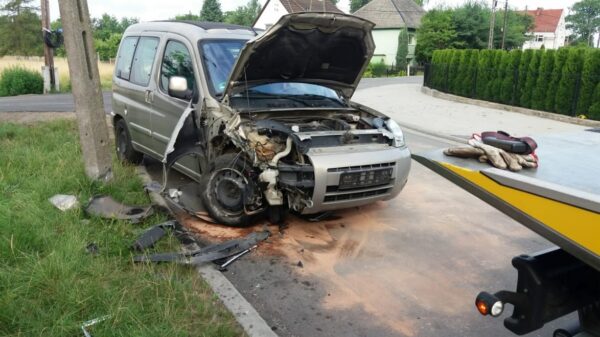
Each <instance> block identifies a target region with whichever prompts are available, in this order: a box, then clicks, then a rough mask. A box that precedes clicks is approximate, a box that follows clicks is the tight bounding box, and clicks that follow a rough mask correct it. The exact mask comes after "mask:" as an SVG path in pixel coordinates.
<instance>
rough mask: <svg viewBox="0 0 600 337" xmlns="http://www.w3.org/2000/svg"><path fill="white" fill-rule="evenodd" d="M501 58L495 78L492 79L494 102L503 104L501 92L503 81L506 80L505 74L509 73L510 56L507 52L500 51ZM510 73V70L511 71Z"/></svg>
mask: <svg viewBox="0 0 600 337" xmlns="http://www.w3.org/2000/svg"><path fill="white" fill-rule="evenodd" d="M500 52H501V55H502V56H501V58H500V64H499V66H498V72H497V74H496V77H495V78H494V86H493V88H494V101H496V102H501V103H504V101H503V99H502V98H503V95H502V94H503V92H502V86H503V84H504V79H505V78H506V72H507V71H509V67H510V60H511V55H510V53H509V52H507V51H500ZM511 72H512V70H511Z"/></svg>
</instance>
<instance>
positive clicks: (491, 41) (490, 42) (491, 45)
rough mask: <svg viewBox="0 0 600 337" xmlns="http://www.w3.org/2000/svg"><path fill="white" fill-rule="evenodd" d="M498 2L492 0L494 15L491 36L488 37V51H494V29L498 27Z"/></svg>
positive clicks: (491, 20)
mask: <svg viewBox="0 0 600 337" xmlns="http://www.w3.org/2000/svg"><path fill="white" fill-rule="evenodd" d="M497 4H498V0H492V15H491V16H490V34H489V35H488V49H494V27H495V26H496V5H497Z"/></svg>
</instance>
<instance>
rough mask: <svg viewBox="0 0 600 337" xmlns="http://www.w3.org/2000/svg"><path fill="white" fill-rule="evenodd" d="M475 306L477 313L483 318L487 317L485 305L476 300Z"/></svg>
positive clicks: (487, 309) (487, 310)
mask: <svg viewBox="0 0 600 337" xmlns="http://www.w3.org/2000/svg"><path fill="white" fill-rule="evenodd" d="M475 305H476V306H477V310H479V313H481V314H482V315H483V316H487V315H488V314H489V313H490V312H489V308H488V306H487V304H485V302H484V301H483V300H478V301H477V302H476V303H475Z"/></svg>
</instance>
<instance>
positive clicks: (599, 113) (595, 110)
mask: <svg viewBox="0 0 600 337" xmlns="http://www.w3.org/2000/svg"><path fill="white" fill-rule="evenodd" d="M593 102H594V103H593V104H592V105H591V106H590V110H589V113H588V117H589V118H591V119H595V120H597V121H600V83H598V84H597V85H596V90H594V99H593Z"/></svg>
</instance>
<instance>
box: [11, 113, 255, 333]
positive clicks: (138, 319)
mask: <svg viewBox="0 0 600 337" xmlns="http://www.w3.org/2000/svg"><path fill="white" fill-rule="evenodd" d="M114 168H115V180H114V181H113V182H112V183H110V184H107V185H101V184H98V183H93V182H91V181H89V180H88V179H87V178H86V177H85V174H84V170H83V164H82V161H81V153H80V149H79V144H78V137H77V131H76V127H75V123H74V122H72V121H57V122H51V123H41V124H37V125H34V126H20V125H15V124H0V336H44V337H50V336H61V337H62V336H81V335H82V333H81V329H80V326H81V323H82V322H83V321H86V320H90V319H93V318H96V317H100V316H103V315H111V317H110V319H108V320H107V321H105V322H102V323H99V324H97V325H95V326H94V327H92V328H90V331H92V333H93V334H94V335H95V336H102V337H107V336H127V337H133V336H144V337H148V336H170V337H171V336H190V335H193V336H240V335H243V332H241V329H240V328H239V327H238V325H237V324H236V323H235V321H234V319H233V317H232V316H231V314H230V313H229V312H227V311H226V310H225V309H224V307H223V306H222V304H221V303H220V302H219V301H218V300H217V298H216V297H215V295H214V294H213V293H212V291H211V290H210V288H208V287H207V285H206V284H205V283H204V282H203V281H202V280H201V279H199V278H198V277H197V276H196V273H195V271H194V270H193V268H187V267H182V266H174V265H169V264H164V265H135V264H133V263H132V261H131V257H132V253H131V252H130V251H129V249H128V246H129V244H131V242H132V241H133V240H134V238H135V236H136V235H137V234H139V233H140V232H141V231H142V230H143V228H146V227H149V226H151V225H152V224H154V223H157V222H158V221H162V220H164V215H155V216H153V217H152V218H151V219H148V220H147V221H146V222H145V223H144V224H138V225H132V224H130V223H128V222H125V221H112V220H103V219H99V218H91V219H89V220H85V219H86V216H85V214H84V213H83V212H82V211H80V210H78V209H77V210H71V211H68V212H65V213H63V212H61V211H59V210H57V209H55V208H54V206H52V205H51V204H50V203H49V202H48V198H49V197H51V196H52V195H54V194H57V193H61V194H75V195H77V196H78V197H79V200H80V201H82V203H85V201H86V200H88V199H89V198H90V197H91V196H93V195H97V194H108V195H111V196H113V197H114V198H115V199H117V200H120V201H123V202H126V203H132V204H135V203H138V204H145V203H148V199H147V196H146V195H145V194H144V193H143V192H142V188H141V181H140V179H139V178H138V177H137V176H136V174H135V170H134V168H133V167H122V166H121V165H119V164H117V163H115V165H114ZM91 242H94V243H96V244H97V245H98V247H99V249H100V250H99V254H98V255H96V256H93V255H90V254H87V253H86V250H85V247H86V246H87V245H88V244H89V243H91ZM177 247H178V246H177V243H176V240H175V239H174V238H172V237H170V238H168V239H167V240H165V242H164V243H163V244H162V245H161V247H159V248H157V250H161V249H162V250H167V249H177Z"/></svg>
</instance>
